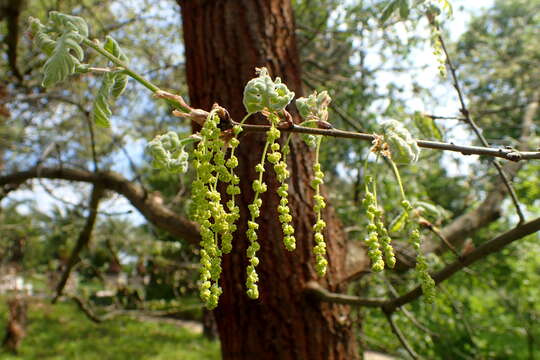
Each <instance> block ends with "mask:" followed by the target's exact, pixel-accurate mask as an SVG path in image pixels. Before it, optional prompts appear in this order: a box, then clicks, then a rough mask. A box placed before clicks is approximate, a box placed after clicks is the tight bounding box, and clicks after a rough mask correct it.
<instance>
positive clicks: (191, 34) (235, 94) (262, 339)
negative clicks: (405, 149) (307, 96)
mask: <svg viewBox="0 0 540 360" xmlns="http://www.w3.org/2000/svg"><path fill="white" fill-rule="evenodd" d="M178 2H179V4H180V5H181V7H182V18H183V29H184V39H185V56H186V67H187V79H188V85H189V99H190V103H191V105H192V106H194V107H199V108H203V109H206V110H209V109H210V108H211V106H212V104H213V103H214V102H218V103H219V104H220V105H221V106H223V107H225V108H226V109H227V110H228V111H229V112H230V114H231V116H232V117H233V118H234V119H241V118H242V117H243V116H244V115H245V109H244V107H243V105H242V94H243V88H244V85H245V84H246V82H247V81H248V80H250V79H251V78H253V77H254V76H255V67H262V66H266V67H267V68H268V69H269V71H270V73H271V74H272V76H280V77H281V78H282V80H283V81H284V82H285V83H286V84H287V86H288V87H289V88H290V89H291V90H293V91H294V92H295V93H296V95H297V96H301V95H302V86H301V72H300V65H299V59H298V52H297V48H296V39H295V25H294V17H293V11H292V8H291V4H290V1H289V0H257V1H254V0H228V1H226V0H212V1H206V0H185V1H183V0H179V1H178ZM260 120H261V119H257V121H259V122H260ZM295 121H297V122H298V118H296V115H295ZM264 143H265V140H264V137H263V136H262V135H261V134H248V135H245V136H244V137H242V139H241V145H240V148H239V149H240V151H239V162H240V165H239V167H238V174H239V176H240V179H242V182H241V190H242V194H241V195H240V196H239V198H240V199H239V202H240V208H241V218H240V220H239V228H238V231H237V232H236V234H235V239H234V242H233V247H234V250H233V252H232V253H231V254H230V255H225V256H224V260H223V273H222V278H221V286H222V287H223V294H222V296H221V298H220V303H219V306H218V308H217V309H216V310H215V311H214V313H215V317H216V321H217V325H218V331H219V337H220V339H221V349H222V354H223V359H225V360H227V359H235V360H237V359H246V360H247V359H249V360H252V359H257V360H264V359H272V360H274V359H280V360H287V359H301V360H310V359H325V360H330V359H356V358H358V353H357V350H356V346H355V341H354V334H353V329H352V324H351V323H350V320H348V319H349V317H348V316H347V315H348V313H349V309H348V307H344V306H339V305H332V304H318V303H312V302H310V301H308V300H306V299H305V297H304V296H303V295H302V290H303V288H304V285H305V284H306V282H308V281H310V280H313V279H317V275H316V274H315V271H314V262H313V258H314V257H313V254H312V247H313V234H312V230H311V229H312V224H313V223H314V219H315V215H314V213H313V210H312V196H313V191H312V189H311V188H310V186H309V184H310V176H311V173H312V171H311V166H312V160H313V154H312V153H311V152H310V150H309V149H308V148H307V147H306V146H305V145H304V144H303V143H300V142H299V141H296V140H295V141H294V143H293V146H292V151H291V153H292V156H291V158H290V159H289V167H290V170H291V174H292V176H291V179H290V181H291V182H290V185H289V190H290V205H291V212H292V214H293V216H294V220H293V222H294V224H293V225H294V227H295V229H296V234H295V235H296V238H297V249H296V251H294V252H288V251H287V250H286V249H285V247H284V245H283V244H282V233H281V225H280V223H279V221H278V214H277V211H276V207H277V205H278V203H279V198H278V197H277V195H276V194H275V188H276V180H275V178H274V177H273V171H272V169H271V168H270V167H267V170H268V171H266V172H265V177H266V182H267V183H268V185H269V190H268V191H267V192H266V193H264V195H263V196H262V199H263V201H264V203H263V208H262V209H261V217H260V218H259V219H258V220H259V221H258V222H259V223H260V228H259V242H260V244H261V250H260V251H259V253H258V255H259V259H260V261H261V262H260V264H259V266H258V267H257V272H258V273H259V276H260V281H259V290H260V298H259V299H258V300H251V299H249V298H248V297H247V296H246V295H245V286H244V284H245V271H246V266H247V261H246V255H245V254H246V248H247V244H248V241H247V239H246V237H245V231H246V222H247V217H248V215H249V213H248V211H247V205H248V204H249V203H250V202H251V201H252V199H253V191H252V190H251V181H252V179H255V177H256V173H255V170H254V169H255V165H256V164H257V163H258V162H259V161H260V156H261V153H262V149H263V146H264ZM324 217H325V220H326V222H327V224H328V225H327V228H326V233H325V237H326V239H327V242H328V260H329V268H328V269H329V270H328V274H327V275H326V277H325V278H323V279H319V281H320V282H321V283H322V284H323V285H324V286H325V287H327V288H328V289H331V290H333V291H339V290H342V289H339V287H338V283H339V280H340V279H342V278H343V276H344V271H345V269H344V267H345V266H344V265H345V262H344V255H345V254H344V251H345V246H344V236H343V233H342V231H341V226H340V223H339V222H338V220H337V219H336V218H335V216H334V213H333V212H332V210H331V209H327V211H326V212H325V214H324Z"/></svg>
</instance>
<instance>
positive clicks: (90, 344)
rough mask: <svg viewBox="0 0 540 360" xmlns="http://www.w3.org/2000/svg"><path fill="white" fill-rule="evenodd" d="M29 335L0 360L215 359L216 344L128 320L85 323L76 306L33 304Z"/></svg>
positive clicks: (0, 323)
mask: <svg viewBox="0 0 540 360" xmlns="http://www.w3.org/2000/svg"><path fill="white" fill-rule="evenodd" d="M6 318H7V313H6V303H5V299H3V298H0V341H1V338H3V336H4V331H5V325H6ZM27 331H28V335H27V337H26V338H25V339H24V340H23V343H22V345H21V348H20V353H19V356H17V357H15V356H12V355H10V354H7V353H5V352H0V359H5V360H16V359H17V360H21V359H25V360H26V359H28V360H29V359H40V360H41V359H48V360H49V359H50V360H52V359H55V360H60V359H62V360H64V359H69V360H94V359H95V360H109V359H112V360H117V359H118V360H123V359H126V360H139V359H141V360H150V359H152V360H175V359H182V360H199V359H219V358H220V356H219V343H218V342H211V341H208V340H206V339H204V338H203V337H202V336H201V335H198V334H194V333H192V332H190V331H189V330H186V329H184V328H181V327H178V326H176V325H172V324H163V323H157V322H141V321H137V320H134V319H130V318H127V317H121V318H116V319H114V320H110V321H107V322H105V323H102V324H95V323H93V322H91V321H89V320H88V319H87V318H86V317H85V316H84V314H82V313H81V312H80V311H79V310H78V309H77V308H76V306H75V305H73V304H71V303H69V304H67V303H65V304H57V305H54V306H53V305H51V304H48V303H35V302H34V303H32V304H31V305H30V311H29V325H28V328H27ZM0 351H1V350H0Z"/></svg>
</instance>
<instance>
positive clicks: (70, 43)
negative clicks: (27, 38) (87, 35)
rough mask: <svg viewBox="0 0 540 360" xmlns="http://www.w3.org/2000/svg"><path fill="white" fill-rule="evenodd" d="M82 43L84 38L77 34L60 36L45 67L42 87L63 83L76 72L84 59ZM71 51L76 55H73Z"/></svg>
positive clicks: (70, 33) (69, 33) (71, 33)
mask: <svg viewBox="0 0 540 360" xmlns="http://www.w3.org/2000/svg"><path fill="white" fill-rule="evenodd" d="M81 41H82V37H81V36H80V35H79V34H78V33H75V32H68V33H65V34H63V35H62V36H60V38H59V39H58V40H57V41H56V44H55V47H54V50H53V52H52V55H51V57H50V58H49V59H48V60H47V61H46V62H45V65H44V66H43V73H44V75H45V76H44V78H43V82H42V85H43V86H44V87H49V86H52V85H54V84H56V83H58V82H61V81H63V80H65V79H66V78H67V77H68V76H69V75H71V74H73V73H74V72H75V70H76V68H77V65H79V64H80V62H81V61H82V60H83V58H84V51H83V49H82V48H81V46H80V45H79V43H80V42H81ZM70 50H72V51H73V52H74V53H75V55H72V54H71V52H70Z"/></svg>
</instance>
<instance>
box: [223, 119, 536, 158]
mask: <svg viewBox="0 0 540 360" xmlns="http://www.w3.org/2000/svg"><path fill="white" fill-rule="evenodd" d="M232 124H233V125H241V126H242V127H243V128H244V130H245V131H254V132H266V131H268V129H269V128H270V126H269V125H253V124H240V123H237V122H235V121H232ZM279 130H281V131H284V132H290V133H299V134H311V135H323V136H330V137H336V138H347V139H356V140H363V141H373V140H374V139H375V135H374V134H367V133H361V132H352V131H344V130H338V129H317V128H310V127H305V126H299V125H293V126H291V127H282V128H280V129H279ZM416 143H417V144H418V146H419V147H422V148H427V149H434V150H444V151H453V152H458V153H461V154H463V155H485V156H491V157H496V158H501V159H506V160H510V161H516V162H517V161H520V160H532V159H537V160H538V159H540V151H518V150H516V149H508V148H498V149H496V148H491V147H481V146H466V145H456V144H454V143H445V142H439V141H429V140H416Z"/></svg>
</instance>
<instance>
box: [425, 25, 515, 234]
mask: <svg viewBox="0 0 540 360" xmlns="http://www.w3.org/2000/svg"><path fill="white" fill-rule="evenodd" d="M428 19H429V21H430V22H431V24H432V25H434V26H436V25H435V24H434V22H433V18H432V17H429V16H428ZM437 37H438V40H439V42H440V43H441V47H442V49H443V52H444V55H445V57H446V63H447V64H448V67H449V68H450V74H451V76H452V81H453V84H454V88H455V89H456V92H457V95H458V99H459V103H460V105H461V109H460V112H461V114H462V115H463V116H464V120H465V122H466V123H468V124H469V125H470V127H471V128H472V130H473V131H474V133H475V134H476V137H478V139H479V140H480V142H481V143H482V145H483V146H485V147H489V143H488V142H487V140H486V138H485V137H484V135H483V134H482V129H480V127H479V126H478V125H477V124H476V122H475V121H474V120H473V118H472V116H471V113H470V112H469V110H468V109H467V105H466V104H465V97H464V95H463V91H462V90H461V85H460V83H459V80H458V77H457V72H456V68H455V66H454V64H453V63H452V60H451V59H450V55H449V54H448V50H447V48H446V44H445V42H444V39H443V37H442V35H438V36H437ZM493 165H494V166H495V168H496V169H497V172H498V173H499V175H500V177H501V179H502V181H503V183H504V185H505V186H506V189H507V190H508V192H509V194H510V197H511V198H512V202H513V204H514V206H515V208H516V212H517V214H518V217H519V222H520V223H523V222H524V221H525V216H524V215H523V212H522V211H521V207H520V205H519V199H518V197H517V195H516V192H515V190H514V187H513V186H512V184H511V183H510V179H509V178H508V176H507V174H506V173H505V171H504V169H503V168H502V166H501V164H499V163H498V162H497V161H496V160H494V161H493Z"/></svg>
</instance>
